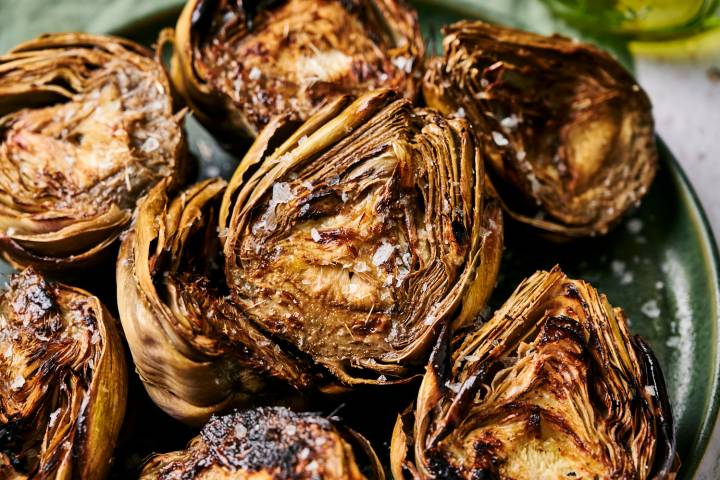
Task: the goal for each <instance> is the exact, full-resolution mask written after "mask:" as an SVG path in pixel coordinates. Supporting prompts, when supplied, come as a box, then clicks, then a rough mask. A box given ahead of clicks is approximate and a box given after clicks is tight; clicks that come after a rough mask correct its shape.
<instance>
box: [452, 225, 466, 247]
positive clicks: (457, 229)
mask: <svg viewBox="0 0 720 480" xmlns="http://www.w3.org/2000/svg"><path fill="white" fill-rule="evenodd" d="M452 231H453V235H455V241H456V242H457V243H459V244H460V245H464V244H465V243H466V242H467V239H468V234H467V229H466V228H465V224H464V223H463V222H462V221H460V220H453V221H452Z"/></svg>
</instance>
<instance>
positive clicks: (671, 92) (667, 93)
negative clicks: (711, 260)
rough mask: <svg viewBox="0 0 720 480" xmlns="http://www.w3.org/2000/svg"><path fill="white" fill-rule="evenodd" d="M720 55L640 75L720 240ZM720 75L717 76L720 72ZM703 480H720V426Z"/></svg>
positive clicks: (641, 63) (642, 64) (661, 129)
mask: <svg viewBox="0 0 720 480" xmlns="http://www.w3.org/2000/svg"><path fill="white" fill-rule="evenodd" d="M713 67H714V68H718V67H720V52H718V55H717V56H716V57H715V58H713V59H705V60H702V61H700V60H695V61H688V62H683V63H676V62H675V63H670V62H663V61H659V60H647V59H640V60H638V62H637V65H636V68H637V76H638V80H639V82H640V84H641V85H642V86H643V87H644V88H645V89H646V90H647V92H648V93H649V95H650V98H651V99H652V101H653V105H654V113H655V121H656V125H657V131H658V133H659V134H660V136H661V137H662V138H663V139H664V140H665V142H666V143H667V144H668V146H669V147H670V150H671V151H672V152H673V153H674V154H675V156H676V158H677V159H678V161H679V162H680V164H681V165H682V167H683V169H684V170H685V172H686V173H687V176H688V177H689V178H690V182H691V183H692V184H693V186H694V187H695V190H696V192H697V194H698V196H699V197H700V201H701V202H702V204H703V206H704V207H705V211H706V213H707V215H708V217H709V219H710V223H711V224H712V227H713V230H714V232H715V236H716V238H718V237H720V78H718V77H720V72H718V73H713V72H714V70H712V68H713ZM715 72H717V71H716V70H715ZM696 478H697V479H698V480H718V479H720V421H718V422H716V425H715V430H714V433H713V438H712V440H711V442H710V446H709V448H708V450H707V451H706V453H705V457H704V459H703V463H702V466H701V468H700V471H699V473H698V475H697V477H696Z"/></svg>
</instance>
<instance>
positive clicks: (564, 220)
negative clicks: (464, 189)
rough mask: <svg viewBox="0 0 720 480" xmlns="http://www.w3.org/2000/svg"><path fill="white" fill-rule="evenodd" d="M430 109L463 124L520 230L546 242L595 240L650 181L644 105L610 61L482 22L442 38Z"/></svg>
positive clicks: (651, 155) (431, 76) (570, 44)
mask: <svg viewBox="0 0 720 480" xmlns="http://www.w3.org/2000/svg"><path fill="white" fill-rule="evenodd" d="M444 32H445V35H446V36H445V40H444V43H443V45H444V50H445V53H444V55H443V56H441V57H439V58H435V59H433V61H432V62H431V65H430V66H429V68H428V71H427V72H426V76H425V81H424V87H423V91H424V94H425V98H426V100H427V103H428V105H429V106H431V107H433V108H437V109H439V110H441V111H442V112H444V113H446V114H450V113H455V114H456V115H459V116H466V117H467V118H468V120H469V121H470V123H471V124H472V125H473V127H474V129H475V132H476V134H477V135H478V136H479V137H480V138H481V143H482V144H483V145H484V146H485V147H486V148H485V154H486V158H487V159H488V165H489V167H488V174H489V177H490V179H491V180H492V184H493V185H494V187H495V188H496V189H497V191H498V193H499V195H500V197H501V199H502V200H503V203H504V207H505V209H506V211H507V212H508V213H509V214H510V215H511V216H512V217H513V218H515V219H516V220H518V221H520V222H522V223H525V224H528V225H532V226H534V227H537V228H539V229H541V230H543V231H545V232H549V233H550V234H551V236H554V237H577V236H586V235H595V234H603V233H606V232H607V231H608V229H609V228H610V227H611V226H612V225H614V224H615V223H616V222H617V221H618V220H619V219H620V218H621V216H622V215H623V213H625V212H626V211H627V210H628V209H629V208H631V207H632V206H633V205H635V204H637V203H638V202H639V201H640V199H641V198H642V196H643V195H644V194H645V193H646V191H647V190H648V187H649V185H650V183H651V182H652V179H653V177H654V175H655V169H656V163H657V151H656V147H655V138H654V131H653V118H652V115H651V105H650V101H649V100H648V97H647V95H646V94H645V92H644V91H643V90H642V89H641V88H640V87H639V86H638V85H637V84H636V83H635V80H634V79H633V78H632V77H631V76H630V75H629V74H628V73H627V72H626V71H625V70H624V69H623V67H622V66H621V65H620V64H618V62H616V61H615V60H614V59H613V58H611V57H610V56H609V55H608V54H607V53H605V52H603V51H601V50H599V49H597V48H595V47H593V46H591V45H586V44H582V43H578V42H575V41H573V40H570V39H567V38H563V37H560V36H553V37H545V36H541V35H536V34H532V33H527V32H523V31H519V30H513V29H509V28H503V27H497V26H493V25H488V24H485V23H482V22H477V21H475V22H470V21H463V22H459V23H456V24H454V25H452V26H450V27H447V28H446V29H445V31H444Z"/></svg>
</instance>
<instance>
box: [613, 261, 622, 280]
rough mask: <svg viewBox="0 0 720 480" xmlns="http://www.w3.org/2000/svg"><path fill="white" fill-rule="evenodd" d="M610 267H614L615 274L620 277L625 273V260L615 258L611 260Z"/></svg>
mask: <svg viewBox="0 0 720 480" xmlns="http://www.w3.org/2000/svg"><path fill="white" fill-rule="evenodd" d="M610 268H612V271H613V273H614V274H615V275H617V276H619V277H620V276H622V275H623V274H624V273H625V262H623V261H622V260H613V261H612V262H610Z"/></svg>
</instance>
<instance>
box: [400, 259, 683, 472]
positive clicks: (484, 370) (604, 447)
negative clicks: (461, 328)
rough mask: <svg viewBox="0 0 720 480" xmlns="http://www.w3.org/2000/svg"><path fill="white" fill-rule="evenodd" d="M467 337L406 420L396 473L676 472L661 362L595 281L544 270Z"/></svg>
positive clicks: (440, 364) (434, 366)
mask: <svg viewBox="0 0 720 480" xmlns="http://www.w3.org/2000/svg"><path fill="white" fill-rule="evenodd" d="M460 340H461V343H460V344H459V345H458V347H457V348H456V349H454V350H453V351H452V353H448V350H447V348H448V346H447V344H446V343H443V342H440V343H439V344H438V346H437V348H436V349H435V351H434V354H433V358H432V359H431V361H430V363H429V366H428V370H427V373H426V375H425V377H424V379H423V383H422V385H421V387H420V392H419V394H418V398H417V403H416V405H415V411H414V413H413V412H406V413H405V414H404V415H403V416H401V417H399V418H398V423H397V424H396V427H395V432H394V434H393V441H392V447H391V449H392V454H391V460H392V467H393V474H394V476H395V478H396V479H397V480H400V479H402V478H418V479H431V478H432V479H435V478H464V479H474V478H503V479H514V480H521V479H556V478H637V479H647V478H674V474H675V472H676V471H677V468H678V466H679V463H678V461H677V456H676V453H675V439H674V431H673V422H672V414H671V411H670V405H669V403H668V399H667V392H666V390H665V384H664V381H663V378H662V373H661V371H660V368H659V366H658V363H657V360H656V359H655V357H654V356H653V354H652V351H651V350H650V348H649V347H648V346H647V345H646V344H645V343H644V341H643V340H642V339H640V338H639V337H637V336H636V337H632V336H631V335H630V333H629V331H628V327H627V321H626V319H625V316H624V314H623V311H622V310H621V309H619V308H614V307H612V306H611V305H610V304H609V303H608V301H607V298H606V297H605V296H604V295H601V294H599V293H598V292H597V291H596V290H595V289H594V288H592V286H590V285H589V284H588V283H586V282H583V281H579V280H571V279H569V278H567V277H566V276H565V274H563V273H562V272H561V271H560V270H559V269H558V268H557V267H556V268H554V269H552V270H551V271H549V272H538V273H536V274H534V275H533V276H531V277H530V278H528V279H526V280H525V281H523V282H522V283H521V284H520V286H518V288H517V289H516V291H515V292H514V293H513V295H512V296H511V297H510V298H509V299H508V301H507V302H506V303H505V304H504V305H503V306H502V307H501V308H500V309H499V310H498V311H497V312H495V315H494V316H493V317H492V318H491V319H490V320H489V321H488V322H487V323H485V324H484V325H482V326H481V327H479V328H477V329H476V330H474V331H471V332H470V333H468V334H467V335H466V336H465V337H460Z"/></svg>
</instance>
